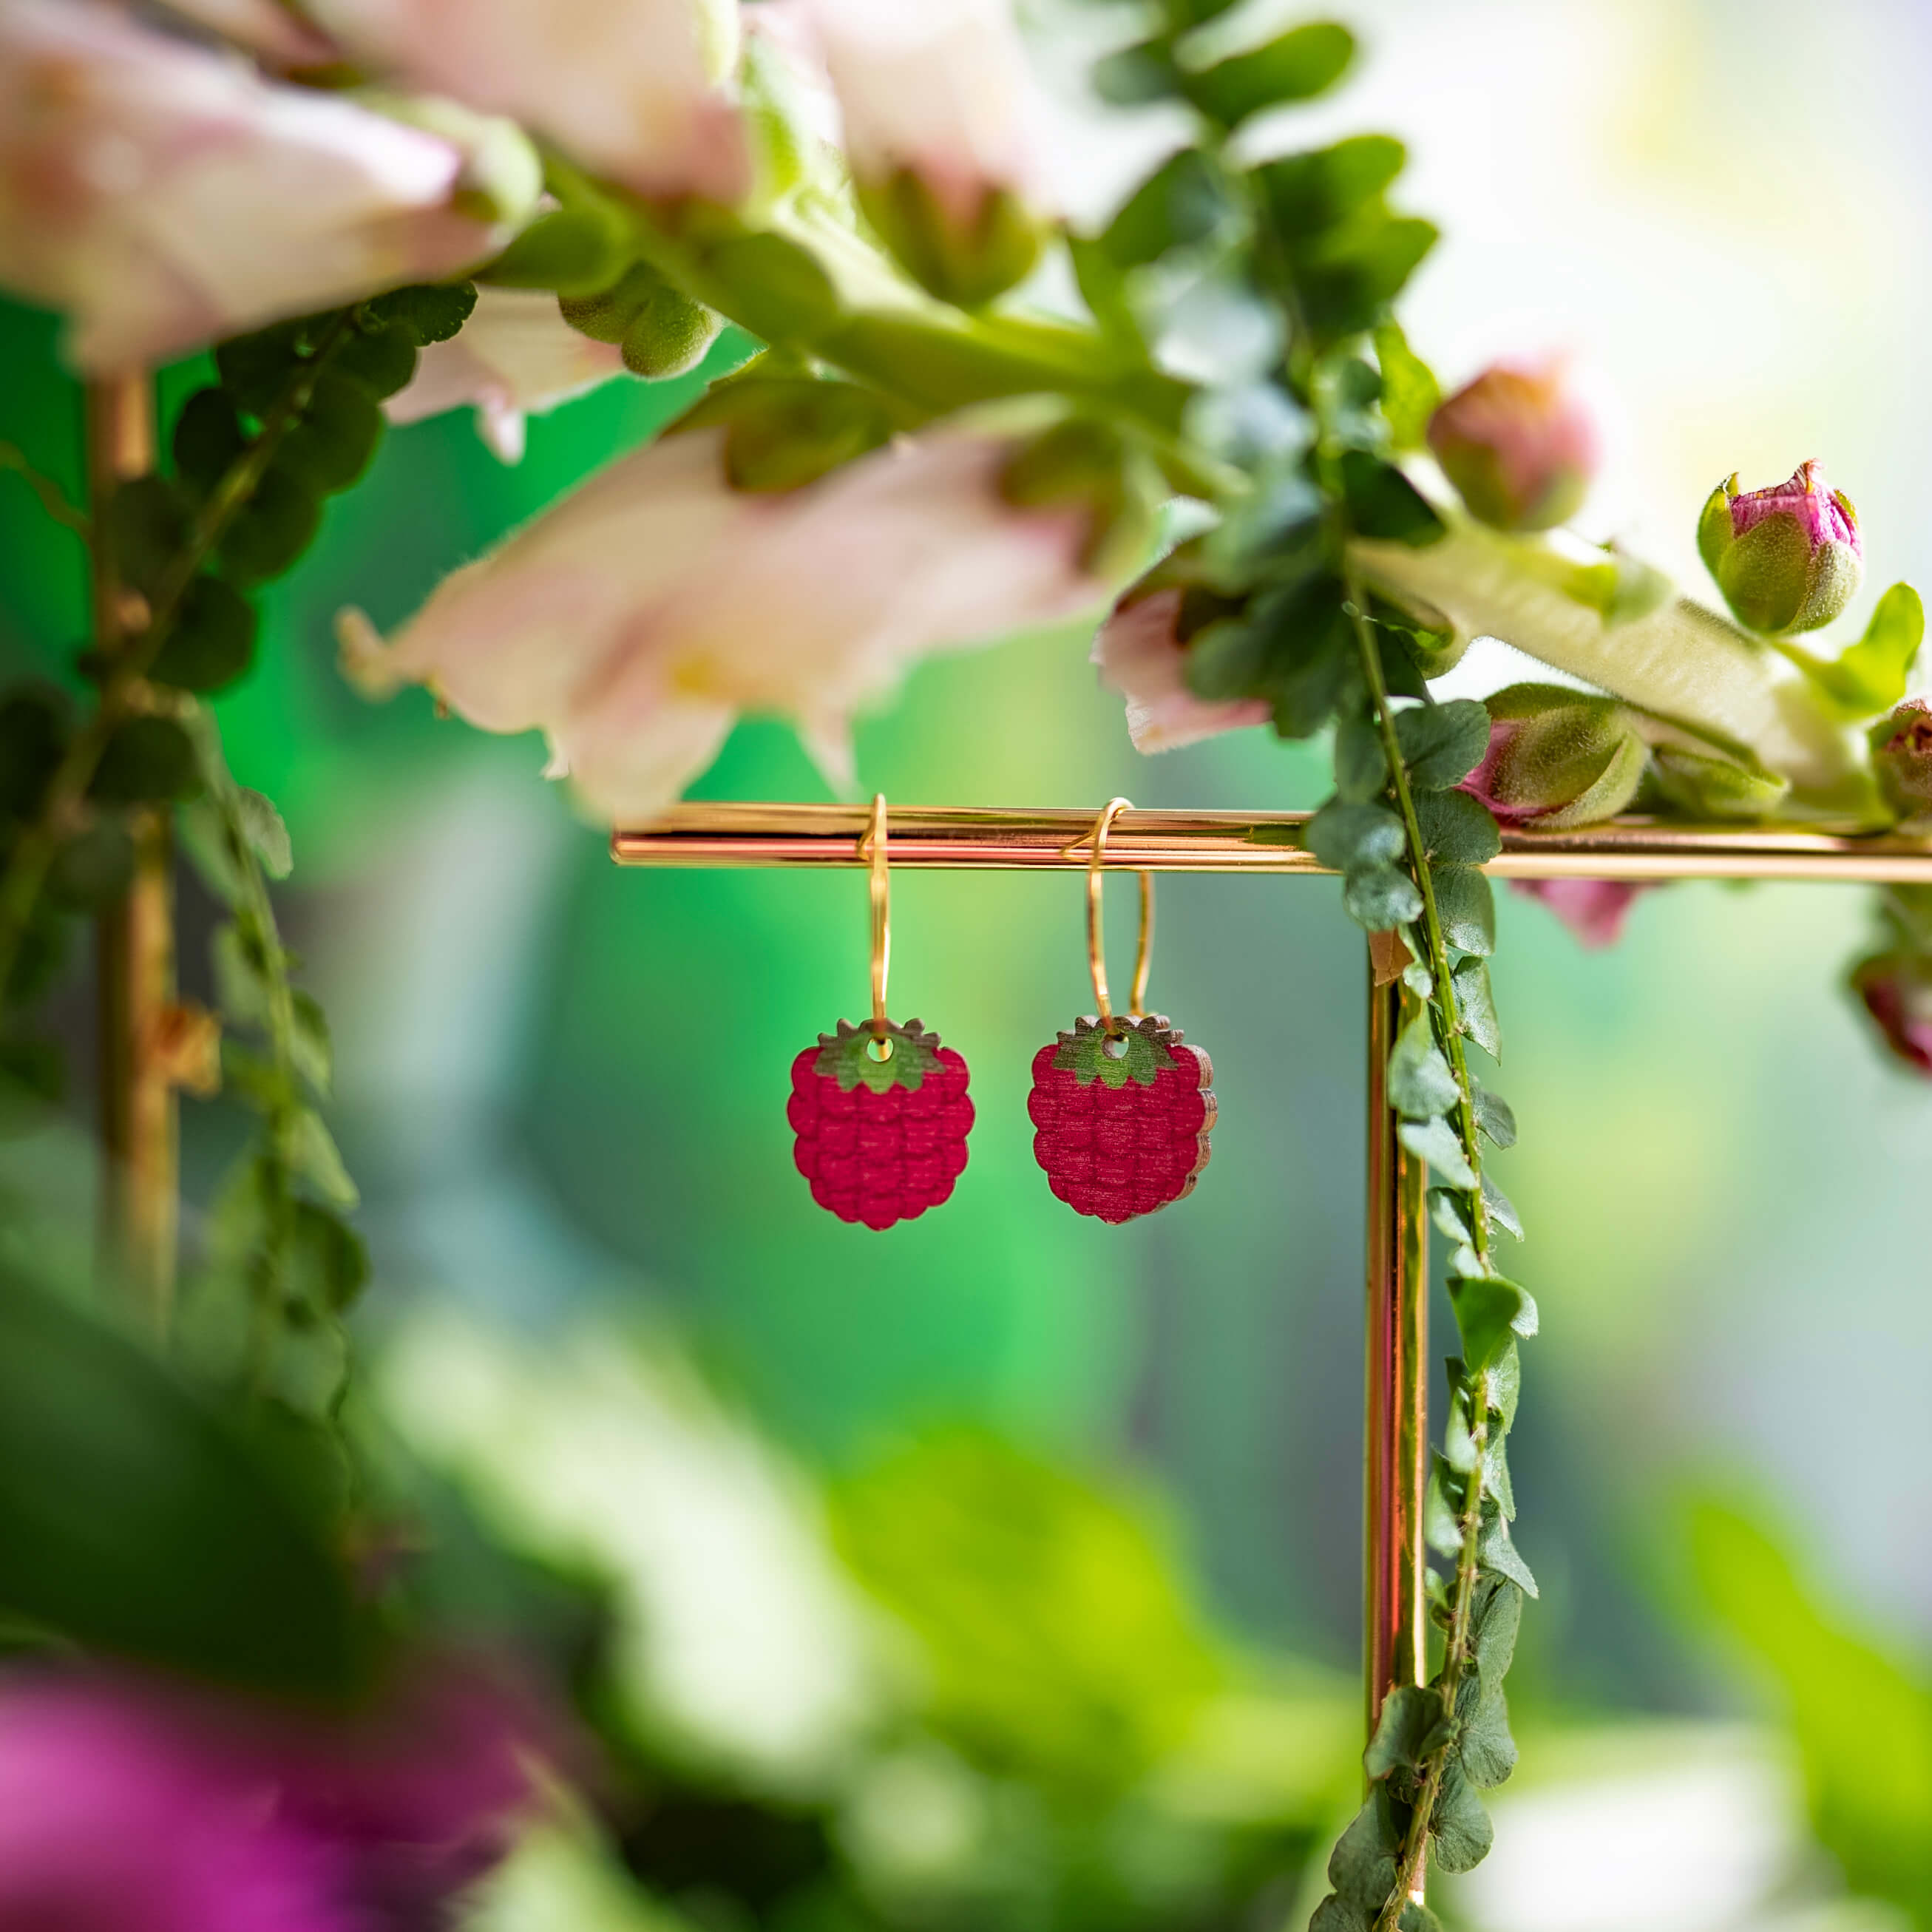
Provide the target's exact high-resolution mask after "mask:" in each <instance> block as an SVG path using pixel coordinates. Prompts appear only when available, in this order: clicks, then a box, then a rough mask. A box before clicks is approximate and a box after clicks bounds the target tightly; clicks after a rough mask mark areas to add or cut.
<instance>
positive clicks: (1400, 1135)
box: [1396, 1120, 1476, 1189]
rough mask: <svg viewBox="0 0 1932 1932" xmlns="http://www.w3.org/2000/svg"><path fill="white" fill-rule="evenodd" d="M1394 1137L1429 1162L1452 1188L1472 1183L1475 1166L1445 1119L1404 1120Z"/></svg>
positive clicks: (1472, 1184)
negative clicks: (1470, 1162)
mask: <svg viewBox="0 0 1932 1932" xmlns="http://www.w3.org/2000/svg"><path fill="white" fill-rule="evenodd" d="M1396 1138H1397V1139H1398V1140H1399V1141H1400V1142H1401V1143H1402V1144H1403V1146H1404V1147H1406V1148H1408V1150H1409V1152H1410V1153H1411V1154H1414V1155H1415V1157H1416V1158H1417V1159H1418V1160H1426V1161H1427V1162H1428V1163H1429V1165H1430V1166H1431V1167H1433V1169H1435V1170H1436V1172H1437V1173H1438V1174H1439V1175H1441V1176H1442V1178H1443V1179H1444V1180H1445V1181H1447V1182H1448V1184H1449V1185H1450V1186H1451V1187H1460V1188H1464V1189H1473V1188H1474V1187H1475V1185H1476V1172H1475V1169H1474V1168H1472V1166H1470V1165H1469V1160H1468V1158H1467V1157H1466V1156H1465V1154H1463V1143H1462V1142H1460V1140H1458V1139H1457V1138H1456V1130H1455V1129H1454V1128H1453V1127H1451V1126H1450V1124H1449V1123H1448V1121H1444V1120H1434V1121H1403V1122H1402V1123H1401V1124H1400V1125H1399V1126H1398V1127H1397V1129H1396Z"/></svg>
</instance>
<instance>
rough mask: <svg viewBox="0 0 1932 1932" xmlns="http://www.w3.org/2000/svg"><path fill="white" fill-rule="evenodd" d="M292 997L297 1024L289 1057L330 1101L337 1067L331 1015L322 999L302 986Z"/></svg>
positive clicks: (308, 1080)
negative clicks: (328, 1014)
mask: <svg viewBox="0 0 1932 1932" xmlns="http://www.w3.org/2000/svg"><path fill="white" fill-rule="evenodd" d="M290 1004H291V1005H292V1007H293V1017H294V1022H295V1025H294V1028H293V1031H292V1032H291V1034H290V1038H289V1058H290V1059H291V1060H292V1061H293V1062H294V1063H295V1070H296V1072H297V1073H299V1074H300V1075H301V1076H302V1078H303V1079H305V1080H306V1081H307V1082H308V1084H309V1085H311V1087H313V1088H314V1089H315V1091H317V1093H318V1094H321V1095H322V1096H323V1098H324V1099H325V1100H326V1099H327V1097H328V1096H329V1082H330V1080H331V1079H332V1074H333V1067H334V1057H333V1049H332V1047H331V1046H330V1043H329V1019H328V1016H326V1014H325V1013H323V1010H322V1003H321V1001H319V1000H318V999H317V998H316V997H315V995H314V994H313V993H309V992H304V991H302V989H301V988H300V987H296V988H294V989H292V991H291V992H290Z"/></svg>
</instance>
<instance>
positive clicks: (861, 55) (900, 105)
mask: <svg viewBox="0 0 1932 1932" xmlns="http://www.w3.org/2000/svg"><path fill="white" fill-rule="evenodd" d="M801 4H802V6H803V9H804V13H805V18H806V19H807V20H808V22H809V23H810V26H811V30H812V31H813V33H814V35H815V37H816V39H817V43H818V46H819V48H820V52H822V54H823V58H824V61H825V65H826V69H827V71H829V74H830V76H831V80H832V89H833V92H835V95H837V97H838V111H839V116H840V118H841V121H842V122H843V124H844V151H845V153H846V155H847V158H848V159H849V160H850V163H851V166H852V175H853V180H854V181H855V182H856V184H857V186H858V189H859V197H860V199H861V201H862V202H863V204H864V206H865V212H866V214H867V215H868V217H870V218H871V221H872V223H873V225H874V227H875V228H877V229H878V230H879V232H880V234H881V236H883V238H884V239H885V241H886V244H887V245H888V246H889V247H890V248H892V251H893V253H894V254H895V255H897V256H898V258H899V260H900V261H901V263H904V266H906V267H907V269H910V271H911V272H912V273H913V275H915V276H916V277H917V278H919V281H921V282H922V283H923V284H925V285H926V287H928V288H929V289H930V290H932V292H933V293H935V294H936V295H938V296H941V297H943V298H944V299H947V300H949V301H957V302H968V303H977V302H985V301H986V300H988V299H990V298H991V297H992V296H995V295H997V294H998V293H1000V292H1001V290H1004V289H1006V288H1008V287H1011V286H1012V284H1013V283H1015V282H1016V281H1019V279H1020V278H1021V277H1022V275H1025V273H1026V272H1027V271H1028V269H1030V268H1031V267H1032V266H1033V263H1034V260H1035V258H1036V257H1037V255H1038V254H1039V250H1040V229H1039V223H1038V220H1037V215H1038V213H1039V211H1040V210H1041V209H1042V208H1043V206H1044V205H1045V202H1046V199H1047V191H1046V184H1045V177H1044V166H1043V154H1042V147H1043V143H1042V138H1041V133H1040V107H1039V101H1038V97H1037V94H1036V92H1035V86H1034V80H1033V77H1032V74H1031V70H1030V68H1029V67H1028V62H1027V56H1026V50H1025V47H1024V46H1023V45H1022V43H1021V40H1020V37H1019V28H1018V27H1017V26H1016V24H1015V23H1014V20H1013V9H1012V7H1011V5H1010V0H919V4H918V5H905V4H904V0H801Z"/></svg>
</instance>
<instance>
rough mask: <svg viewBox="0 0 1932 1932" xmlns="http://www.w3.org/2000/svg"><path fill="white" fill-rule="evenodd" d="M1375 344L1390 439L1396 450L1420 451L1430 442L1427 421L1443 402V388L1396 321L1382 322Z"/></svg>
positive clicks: (1383, 411) (1377, 330) (1383, 407)
mask: <svg viewBox="0 0 1932 1932" xmlns="http://www.w3.org/2000/svg"><path fill="white" fill-rule="evenodd" d="M1375 342H1376V361H1377V362H1379V363H1380V364H1381V365H1382V415H1383V416H1384V418H1385V419H1386V420H1387V422H1388V428H1389V440H1390V441H1391V443H1394V445H1395V446H1396V448H1397V449H1422V448H1423V447H1424V446H1425V445H1426V444H1427V442H1428V440H1429V419H1430V417H1431V416H1433V415H1434V414H1435V413H1436V409H1437V407H1439V404H1441V402H1442V388H1441V386H1440V385H1439V384H1438V383H1437V382H1436V376H1435V372H1434V371H1433V370H1431V369H1430V366H1429V365H1428V364H1427V362H1424V361H1423V359H1422V358H1421V356H1418V355H1417V354H1416V353H1415V350H1412V348H1410V347H1409V338H1407V337H1406V335H1403V332H1402V327H1401V325H1400V323H1396V322H1392V321H1391V322H1385V323H1382V325H1381V326H1379V328H1378V329H1376V335H1375Z"/></svg>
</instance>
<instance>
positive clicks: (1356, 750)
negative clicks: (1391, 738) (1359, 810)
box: [1335, 718, 1388, 805]
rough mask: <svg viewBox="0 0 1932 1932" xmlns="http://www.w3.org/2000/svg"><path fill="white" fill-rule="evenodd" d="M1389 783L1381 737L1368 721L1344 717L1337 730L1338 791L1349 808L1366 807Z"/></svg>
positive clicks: (1336, 779) (1380, 794)
mask: <svg viewBox="0 0 1932 1932" xmlns="http://www.w3.org/2000/svg"><path fill="white" fill-rule="evenodd" d="M1386 784H1388V757H1386V756H1385V754H1384V752H1383V751H1382V733H1380V732H1379V731H1378V730H1376V727H1375V726H1374V725H1373V724H1371V723H1370V721H1368V720H1367V718H1345V719H1344V720H1343V721H1342V722H1341V723H1340V724H1338V725H1337V726H1336V727H1335V792H1336V796H1337V797H1339V798H1340V799H1342V800H1343V802H1344V803H1345V804H1348V805H1367V804H1368V803H1370V802H1371V801H1372V800H1373V799H1379V798H1380V797H1381V796H1382V788H1383V787H1384V786H1385V785H1386Z"/></svg>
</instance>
